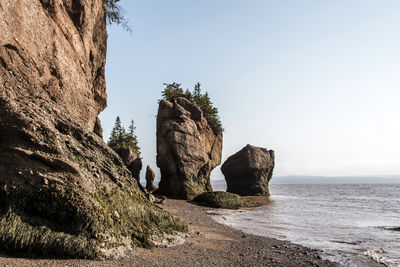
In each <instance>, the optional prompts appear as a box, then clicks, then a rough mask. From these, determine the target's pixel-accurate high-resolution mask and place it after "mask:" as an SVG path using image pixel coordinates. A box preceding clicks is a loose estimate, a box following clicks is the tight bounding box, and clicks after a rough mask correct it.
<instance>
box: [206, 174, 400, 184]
mask: <svg viewBox="0 0 400 267" xmlns="http://www.w3.org/2000/svg"><path fill="white" fill-rule="evenodd" d="M211 184H213V185H221V184H225V180H224V179H217V180H211ZM270 184H272V185H274V184H400V175H377V176H305V175H301V176H300V175H299V176H273V177H272V179H271V181H270Z"/></svg>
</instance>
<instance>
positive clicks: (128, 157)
mask: <svg viewBox="0 0 400 267" xmlns="http://www.w3.org/2000/svg"><path fill="white" fill-rule="evenodd" d="M117 154H118V155H119V156H120V157H121V159H122V161H123V162H124V163H125V166H126V167H127V168H128V170H129V171H130V172H131V174H132V177H133V178H135V179H136V181H137V184H138V186H139V188H140V190H142V191H143V192H144V188H143V186H142V185H141V184H140V171H141V170H142V167H143V164H142V160H141V159H140V157H139V156H138V155H137V154H136V153H135V152H134V151H133V150H132V149H131V148H122V149H119V150H118V151H117Z"/></svg>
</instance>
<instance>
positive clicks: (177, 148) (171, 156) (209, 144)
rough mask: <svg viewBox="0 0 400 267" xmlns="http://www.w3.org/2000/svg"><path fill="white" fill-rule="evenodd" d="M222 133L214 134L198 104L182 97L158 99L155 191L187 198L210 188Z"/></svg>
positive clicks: (218, 160)
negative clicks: (157, 176)
mask: <svg viewBox="0 0 400 267" xmlns="http://www.w3.org/2000/svg"><path fill="white" fill-rule="evenodd" d="M221 152H222V133H219V134H217V135H216V134H214V132H213V130H212V129H211V128H210V126H209V125H208V124H207V120H206V119H205V118H204V117H203V113H202V111H201V110H200V108H199V107H198V106H196V105H195V104H193V103H192V102H190V101H188V100H186V99H185V98H181V97H180V98H176V99H173V100H172V102H170V101H167V100H161V101H160V104H159V109H158V114H157V166H158V167H159V168H160V171H161V180H160V183H159V188H158V190H157V193H159V194H161V195H165V196H169V197H174V198H182V199H191V198H193V197H195V196H196V195H198V194H201V193H203V192H206V191H212V188H211V184H210V173H211V171H212V170H213V169H214V168H215V167H216V166H218V165H219V164H220V163H221Z"/></svg>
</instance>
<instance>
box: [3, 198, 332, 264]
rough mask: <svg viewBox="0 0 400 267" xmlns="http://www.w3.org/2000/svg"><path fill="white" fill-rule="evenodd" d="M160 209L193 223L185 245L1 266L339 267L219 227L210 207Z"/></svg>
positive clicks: (304, 251) (179, 203) (6, 260)
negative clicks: (92, 258)
mask: <svg viewBox="0 0 400 267" xmlns="http://www.w3.org/2000/svg"><path fill="white" fill-rule="evenodd" d="M161 207H162V208H164V209H166V210H167V211H169V212H170V213H172V214H173V215H175V216H177V217H179V218H181V219H183V220H184V221H186V222H187V223H188V225H189V230H190V233H189V237H187V239H186V242H185V243H184V244H183V245H179V246H175V247H165V248H155V249H142V248H135V249H134V250H133V251H132V252H131V253H129V254H128V255H127V256H126V257H124V258H120V259H114V260H103V261H89V260H76V259H68V260H65V259H37V258H15V257H13V256H7V255H6V254H4V253H1V254H0V266H296V267H298V266H338V264H336V263H332V262H330V261H328V260H325V259H323V258H322V257H321V255H320V253H319V252H318V251H316V250H312V249H309V248H306V247H303V246H298V245H294V244H292V243H289V242H286V241H280V240H276V239H273V238H266V237H258V236H253V235H248V234H244V233H243V232H241V231H238V230H235V229H233V228H230V227H227V226H224V225H222V224H219V223H217V222H215V221H214V220H213V219H212V218H211V217H210V216H209V215H207V211H209V210H210V208H205V207H201V206H197V205H194V204H191V203H188V202H186V201H183V200H173V199H167V200H166V201H165V203H164V204H163V205H161Z"/></svg>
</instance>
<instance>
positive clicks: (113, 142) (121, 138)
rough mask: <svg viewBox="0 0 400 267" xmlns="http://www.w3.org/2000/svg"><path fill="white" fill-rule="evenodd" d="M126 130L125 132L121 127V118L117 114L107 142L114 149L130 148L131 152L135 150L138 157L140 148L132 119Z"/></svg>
mask: <svg viewBox="0 0 400 267" xmlns="http://www.w3.org/2000/svg"><path fill="white" fill-rule="evenodd" d="M128 130H129V131H128V132H126V130H125V128H124V127H122V124H121V119H120V118H119V116H118V117H117V118H116V119H115V124H114V128H113V129H112V131H111V135H110V139H109V140H108V142H107V144H108V146H109V147H111V148H112V149H113V150H114V151H116V152H118V151H119V150H120V149H127V148H131V149H132V151H133V152H135V153H136V154H137V155H138V157H140V148H139V144H138V140H137V136H136V133H135V130H136V127H135V123H134V121H133V120H132V121H131V123H130V125H129V128H128Z"/></svg>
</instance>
